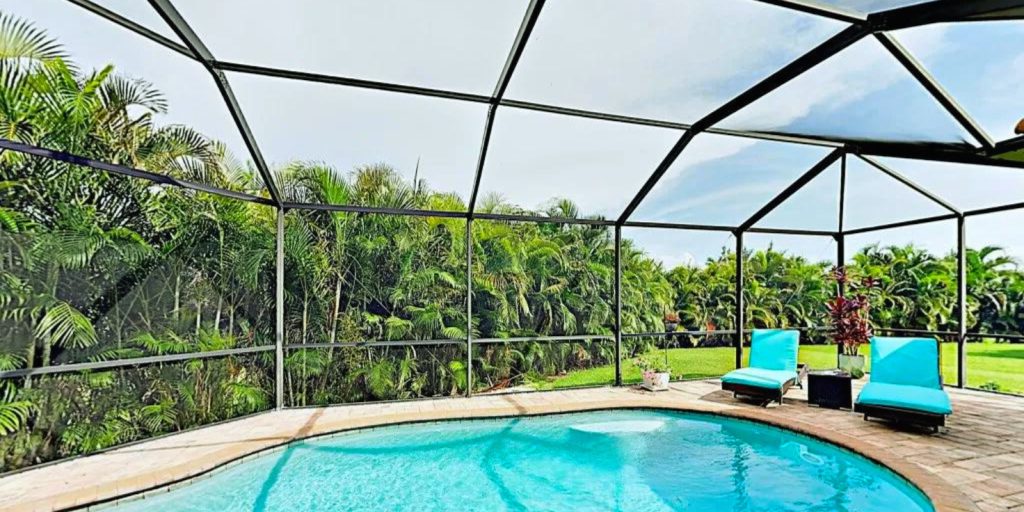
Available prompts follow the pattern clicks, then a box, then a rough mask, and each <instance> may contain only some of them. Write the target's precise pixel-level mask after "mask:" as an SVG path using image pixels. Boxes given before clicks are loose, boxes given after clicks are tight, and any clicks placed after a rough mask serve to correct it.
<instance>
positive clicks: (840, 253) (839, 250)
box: [835, 233, 846, 368]
mask: <svg viewBox="0 0 1024 512" xmlns="http://www.w3.org/2000/svg"><path fill="white" fill-rule="evenodd" d="M835 241H836V268H839V267H844V266H846V235H844V234H842V233H836V235H835ZM837 292H838V293H839V296H840V297H845V296H846V285H845V284H843V283H839V289H838V290H837ZM842 354H843V346H842V345H841V344H839V343H836V368H838V367H839V356H840V355H842Z"/></svg>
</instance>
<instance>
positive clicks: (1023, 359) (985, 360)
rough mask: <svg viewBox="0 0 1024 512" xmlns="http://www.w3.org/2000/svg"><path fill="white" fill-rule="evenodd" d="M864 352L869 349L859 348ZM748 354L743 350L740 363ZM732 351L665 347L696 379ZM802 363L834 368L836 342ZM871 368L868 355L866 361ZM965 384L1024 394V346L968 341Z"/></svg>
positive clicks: (813, 350)
mask: <svg viewBox="0 0 1024 512" xmlns="http://www.w3.org/2000/svg"><path fill="white" fill-rule="evenodd" d="M862 352H863V353H865V354H867V353H868V347H863V350H862ZM747 355H748V352H746V351H745V352H744V358H743V364H744V365H745V364H746V362H747ZM651 357H664V352H663V351H660V350H659V351H657V352H656V353H652V355H651ZM734 357H735V352H734V350H733V349H732V347H716V348H692V349H682V348H676V349H669V350H668V362H669V366H670V367H671V368H672V378H673V379H697V378H707V377H718V376H721V375H722V374H724V373H726V372H728V371H729V370H732V369H733V360H734ZM800 362H801V363H807V364H808V366H810V367H811V368H835V366H836V347H835V346H834V345H805V346H801V347H800ZM867 366H868V370H870V368H871V361H870V356H869V357H868V361H867ZM942 373H943V380H944V381H945V382H956V344H955V343H944V344H943V345H942ZM622 380H623V382H625V383H637V382H640V380H641V376H640V369H639V368H637V367H636V365H635V364H634V363H633V361H632V360H631V359H626V360H623V361H622ZM614 381H615V366H614V365H606V366H599V367H596V368H590V369H587V370H578V371H573V372H569V373H568V374H566V375H563V376H560V377H556V378H554V379H552V380H549V381H547V382H543V383H535V384H534V385H535V386H536V387H538V388H540V389H559V388H568V387H576V386H595V385H603V384H611V383H612V382H614ZM967 383H968V385H969V386H970V387H981V386H984V385H986V384H989V383H996V384H998V385H999V390H1000V391H1003V392H1008V393H1018V394H1024V345H1022V344H1009V343H994V342H983V343H970V344H968V345H967Z"/></svg>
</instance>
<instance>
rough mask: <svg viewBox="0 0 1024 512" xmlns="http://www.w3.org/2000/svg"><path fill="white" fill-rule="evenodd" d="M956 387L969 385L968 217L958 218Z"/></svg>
mask: <svg viewBox="0 0 1024 512" xmlns="http://www.w3.org/2000/svg"><path fill="white" fill-rule="evenodd" d="M956 307H957V326H956V330H957V337H956V387H958V388H962V387H964V386H966V385H967V217H965V216H964V215H962V214H961V215H959V216H957V218H956ZM940 353H941V352H940Z"/></svg>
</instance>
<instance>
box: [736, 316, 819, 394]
mask: <svg viewBox="0 0 1024 512" xmlns="http://www.w3.org/2000/svg"><path fill="white" fill-rule="evenodd" d="M799 350H800V331H790V330H765V329H755V330H754V332H753V333H752V334H751V339H750V366H748V367H746V368H740V369H738V370H733V371H731V372H729V373H727V374H725V375H723V376H722V389H724V390H727V391H732V392H733V396H739V395H743V396H747V397H751V398H756V399H761V400H762V401H763V402H762V405H765V406H767V405H768V404H769V403H771V402H772V401H773V400H777V401H778V402H779V404H782V396H783V395H785V394H786V391H788V390H789V388H791V387H793V385H796V384H799V385H801V386H802V381H801V378H800V373H798V366H797V362H796V359H797V352H798V351H799Z"/></svg>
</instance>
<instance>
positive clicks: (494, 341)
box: [473, 334, 615, 345]
mask: <svg viewBox="0 0 1024 512" xmlns="http://www.w3.org/2000/svg"><path fill="white" fill-rule="evenodd" d="M530 341H539V342H546V343H566V342H574V341H602V342H604V341H615V336H613V335H610V334H592V335H587V334H578V335H574V336H519V337H514V338H473V345H499V344H505V343H526V342H530Z"/></svg>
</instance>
